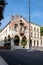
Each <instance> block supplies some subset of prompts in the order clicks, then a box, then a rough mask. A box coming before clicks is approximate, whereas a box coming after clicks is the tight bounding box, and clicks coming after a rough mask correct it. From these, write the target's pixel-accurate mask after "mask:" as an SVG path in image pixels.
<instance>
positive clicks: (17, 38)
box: [14, 36, 19, 45]
mask: <svg viewBox="0 0 43 65" xmlns="http://www.w3.org/2000/svg"><path fill="white" fill-rule="evenodd" d="M14 44H15V45H19V37H18V36H15V37H14Z"/></svg>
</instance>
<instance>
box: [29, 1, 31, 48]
mask: <svg viewBox="0 0 43 65" xmlns="http://www.w3.org/2000/svg"><path fill="white" fill-rule="evenodd" d="M29 49H31V39H30V0H29Z"/></svg>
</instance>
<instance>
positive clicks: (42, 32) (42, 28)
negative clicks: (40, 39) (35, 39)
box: [40, 27, 43, 36]
mask: <svg viewBox="0 0 43 65" xmlns="http://www.w3.org/2000/svg"><path fill="white" fill-rule="evenodd" d="M40 32H41V36H42V35H43V27H41V28H40Z"/></svg>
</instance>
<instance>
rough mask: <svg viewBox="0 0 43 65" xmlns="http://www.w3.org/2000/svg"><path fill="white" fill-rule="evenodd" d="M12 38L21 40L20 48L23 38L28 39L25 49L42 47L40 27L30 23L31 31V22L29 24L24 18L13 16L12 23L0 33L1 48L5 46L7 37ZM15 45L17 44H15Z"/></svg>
mask: <svg viewBox="0 0 43 65" xmlns="http://www.w3.org/2000/svg"><path fill="white" fill-rule="evenodd" d="M29 31H30V32H29ZM8 35H10V36H11V38H14V37H18V38H19V43H18V45H19V46H22V45H21V41H22V39H23V37H25V38H26V40H27V44H26V46H25V48H27V49H28V48H29V46H30V47H40V46H41V39H40V38H41V37H40V26H39V25H37V24H34V23H32V22H30V30H29V22H27V21H26V20H25V19H24V18H23V17H22V16H18V15H16V16H11V21H10V22H9V23H8V24H7V25H6V26H5V27H4V28H3V29H2V30H1V31H0V46H1V45H2V46H3V45H4V42H2V41H3V40H4V38H5V37H8ZM29 35H30V43H29ZM14 45H15V44H14Z"/></svg>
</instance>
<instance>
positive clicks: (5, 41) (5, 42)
mask: <svg viewBox="0 0 43 65" xmlns="http://www.w3.org/2000/svg"><path fill="white" fill-rule="evenodd" d="M6 44H7V38H6V37H5V38H4V46H6Z"/></svg>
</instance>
